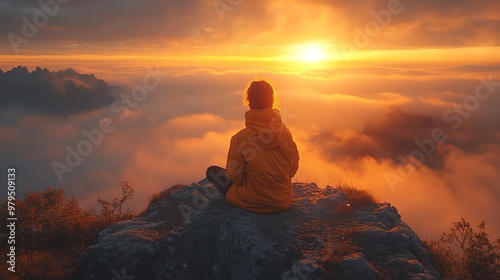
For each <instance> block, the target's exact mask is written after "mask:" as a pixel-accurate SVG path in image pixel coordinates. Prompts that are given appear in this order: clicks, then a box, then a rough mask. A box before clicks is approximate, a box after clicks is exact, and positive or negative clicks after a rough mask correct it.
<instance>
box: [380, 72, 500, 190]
mask: <svg viewBox="0 0 500 280" xmlns="http://www.w3.org/2000/svg"><path fill="white" fill-rule="evenodd" d="M478 79H479V84H478V85H477V86H476V89H475V91H474V94H471V95H469V96H467V97H466V98H465V99H464V100H463V102H462V103H461V104H455V105H454V106H453V108H450V109H448V110H446V111H445V112H444V113H443V120H444V121H445V122H446V123H447V124H448V125H449V128H450V129H452V130H457V129H459V128H460V127H462V124H463V122H464V120H465V119H468V118H470V117H471V116H472V113H474V112H475V111H477V110H478V109H479V107H480V106H481V104H483V103H484V102H485V101H486V100H487V99H488V98H490V97H491V94H492V93H494V92H495V90H496V89H495V88H496V87H500V81H494V80H493V75H492V74H490V75H489V76H488V77H486V78H485V77H482V76H480V77H479V78H478ZM446 140H448V134H447V133H446V130H445V129H443V128H439V127H438V128H435V129H434V130H433V131H432V133H431V135H430V137H428V138H425V139H423V140H420V139H415V140H414V143H415V145H416V148H415V149H414V150H413V151H411V152H410V153H409V155H407V156H406V157H403V156H402V155H400V156H398V160H399V162H400V163H399V166H398V172H397V174H395V173H393V172H385V174H384V176H385V179H386V181H387V184H388V185H389V188H390V189H391V191H392V192H394V191H395V190H396V189H395V185H396V184H398V183H402V182H404V181H405V180H406V179H407V178H408V177H409V176H411V175H412V174H413V173H414V172H415V170H416V168H418V167H420V166H422V165H423V164H424V163H425V161H426V160H427V158H428V157H430V156H432V155H433V154H434V153H435V152H436V148H437V144H442V143H445V142H446Z"/></svg>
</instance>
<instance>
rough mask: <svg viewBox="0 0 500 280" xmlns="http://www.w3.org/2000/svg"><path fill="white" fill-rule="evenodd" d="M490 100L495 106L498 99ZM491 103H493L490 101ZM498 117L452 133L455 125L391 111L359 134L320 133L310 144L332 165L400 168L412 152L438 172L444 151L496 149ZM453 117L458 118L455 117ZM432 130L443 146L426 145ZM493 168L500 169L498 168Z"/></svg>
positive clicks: (468, 123) (476, 121) (474, 120)
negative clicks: (366, 162)
mask: <svg viewBox="0 0 500 280" xmlns="http://www.w3.org/2000/svg"><path fill="white" fill-rule="evenodd" d="M494 99H496V103H498V100H499V99H498V98H494ZM491 102H492V103H495V101H493V100H492V101H491ZM487 111H488V109H485V112H487ZM485 112H483V113H485ZM486 114H487V113H486ZM498 115H499V114H498V113H497V116H496V118H493V119H489V121H488V122H484V121H481V119H482V118H481V117H480V116H476V117H470V118H469V119H462V120H461V122H460V126H459V127H458V128H457V129H453V125H454V124H455V123H452V122H446V121H445V120H444V119H443V118H440V117H435V116H430V115H425V114H419V113H407V112H402V111H400V110H398V109H393V110H391V111H390V112H389V113H387V114H385V115H382V116H378V117H374V118H373V119H372V120H370V121H369V122H368V123H367V124H366V125H365V127H364V129H363V130H362V131H361V132H356V131H344V132H321V133H319V134H317V135H314V136H312V137H311V138H310V141H311V142H312V143H313V144H314V145H316V146H318V147H320V150H322V151H323V152H324V155H325V156H326V157H327V158H328V159H329V160H331V161H334V162H341V161H344V160H346V159H351V160H358V159H359V158H362V157H371V158H373V159H375V160H377V161H381V160H391V161H392V162H393V163H394V164H395V165H400V164H403V163H405V162H407V161H408V157H409V156H410V155H411V153H412V152H413V151H415V150H420V151H421V152H422V153H423V154H425V158H424V161H423V164H425V165H426V166H427V167H429V168H431V169H435V170H441V169H442V168H443V167H444V166H445V163H446V159H447V157H448V153H449V152H450V149H449V148H448V147H451V146H452V147H455V148H458V149H459V150H461V151H462V152H464V153H466V154H477V155H480V154H483V153H489V150H490V149H491V148H492V147H494V146H498V145H499V144H498V143H499V140H500V139H499V135H498V127H499V124H500V121H498V120H499V119H500V118H499V117H500V116H498ZM454 116H455V117H458V114H455V115H454ZM435 129H440V130H441V131H442V132H443V135H445V137H446V140H445V141H444V144H436V142H434V141H433V142H432V143H433V144H429V143H431V142H429V141H430V140H431V139H432V137H433V132H434V130H435ZM423 143H425V144H423ZM422 147H423V148H422ZM427 151H429V154H427V153H426V152H427ZM402 159H403V160H402ZM497 167H498V168H500V165H499V166H497Z"/></svg>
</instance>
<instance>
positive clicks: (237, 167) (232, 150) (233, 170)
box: [226, 135, 245, 186]
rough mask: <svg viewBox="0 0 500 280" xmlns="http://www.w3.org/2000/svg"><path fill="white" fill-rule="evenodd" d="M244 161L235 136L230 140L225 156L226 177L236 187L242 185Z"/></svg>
mask: <svg viewBox="0 0 500 280" xmlns="http://www.w3.org/2000/svg"><path fill="white" fill-rule="evenodd" d="M244 173H245V159H244V158H243V155H242V154H241V152H240V148H239V143H238V140H237V137H236V135H235V136H233V137H232V138H231V144H230V146H229V152H228V154H227V164H226V175H227V177H229V179H231V181H233V183H234V184H236V185H237V186H239V185H241V184H242V183H243V180H244V178H245V175H244Z"/></svg>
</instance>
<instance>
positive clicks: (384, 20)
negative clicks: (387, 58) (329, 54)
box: [337, 0, 412, 60]
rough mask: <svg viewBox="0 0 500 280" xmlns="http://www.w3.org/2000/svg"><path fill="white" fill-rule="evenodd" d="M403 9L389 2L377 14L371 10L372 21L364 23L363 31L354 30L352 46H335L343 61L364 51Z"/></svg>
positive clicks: (391, 1) (392, 0) (394, 1)
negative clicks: (342, 56)
mask: <svg viewBox="0 0 500 280" xmlns="http://www.w3.org/2000/svg"><path fill="white" fill-rule="evenodd" d="M408 1H412V0H408ZM403 9H404V6H403V5H402V4H401V2H400V1H399V0H389V1H388V2H387V5H386V8H385V9H381V10H379V11H378V12H376V11H374V10H371V11H370V15H371V16H372V20H370V21H368V22H366V24H365V25H364V27H363V29H361V28H359V27H356V28H354V38H353V43H354V45H350V44H348V43H345V42H343V43H340V44H338V45H337V48H338V49H339V50H340V53H342V54H343V55H344V58H345V59H347V60H351V59H352V55H353V54H355V53H360V52H361V51H362V49H366V48H367V47H368V46H369V45H370V44H371V42H372V40H373V39H374V38H375V37H377V36H378V35H380V34H381V33H382V29H383V28H386V27H387V26H389V24H390V23H391V21H392V18H393V16H394V15H399V14H400V13H401V12H402V11H403Z"/></svg>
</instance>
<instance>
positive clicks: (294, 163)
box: [288, 131, 300, 179]
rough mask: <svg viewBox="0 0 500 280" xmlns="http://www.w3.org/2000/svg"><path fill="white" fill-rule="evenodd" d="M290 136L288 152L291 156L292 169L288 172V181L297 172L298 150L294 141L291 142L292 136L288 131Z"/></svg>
mask: <svg viewBox="0 0 500 280" xmlns="http://www.w3.org/2000/svg"><path fill="white" fill-rule="evenodd" d="M288 133H289V135H290V148H291V149H290V152H291V154H292V168H291V169H290V172H289V173H288V177H289V178H290V179H292V178H293V176H295V174H297V170H299V159H300V156H299V150H298V149H297V144H295V141H293V138H292V134H291V133H290V131H288Z"/></svg>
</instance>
